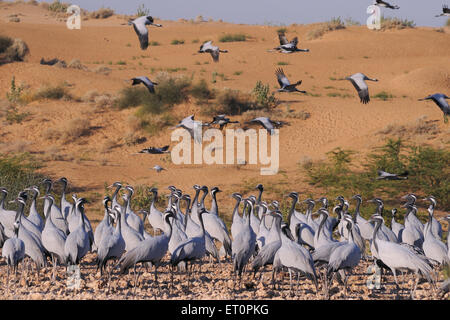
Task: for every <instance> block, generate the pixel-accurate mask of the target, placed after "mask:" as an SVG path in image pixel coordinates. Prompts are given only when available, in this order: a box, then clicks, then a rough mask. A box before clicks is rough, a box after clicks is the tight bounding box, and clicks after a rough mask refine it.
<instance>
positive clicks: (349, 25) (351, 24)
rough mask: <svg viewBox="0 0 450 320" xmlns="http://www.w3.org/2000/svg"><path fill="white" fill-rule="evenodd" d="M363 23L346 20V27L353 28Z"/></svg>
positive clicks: (351, 19) (350, 19)
mask: <svg viewBox="0 0 450 320" xmlns="http://www.w3.org/2000/svg"><path fill="white" fill-rule="evenodd" d="M360 25H361V23H359V22H358V21H356V20H354V19H353V18H346V19H345V26H347V27H351V26H360Z"/></svg>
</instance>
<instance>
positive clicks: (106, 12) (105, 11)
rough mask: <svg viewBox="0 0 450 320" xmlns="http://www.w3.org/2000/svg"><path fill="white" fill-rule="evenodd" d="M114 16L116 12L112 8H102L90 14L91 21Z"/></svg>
mask: <svg viewBox="0 0 450 320" xmlns="http://www.w3.org/2000/svg"><path fill="white" fill-rule="evenodd" d="M113 15H114V10H113V9H110V8H100V9H98V10H97V11H92V12H91V13H90V14H89V18H91V19H106V18H109V17H111V16H113Z"/></svg>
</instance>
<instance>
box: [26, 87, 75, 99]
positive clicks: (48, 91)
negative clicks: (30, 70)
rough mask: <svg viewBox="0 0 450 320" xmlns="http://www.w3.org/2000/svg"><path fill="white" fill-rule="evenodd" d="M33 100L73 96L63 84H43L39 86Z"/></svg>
mask: <svg viewBox="0 0 450 320" xmlns="http://www.w3.org/2000/svg"><path fill="white" fill-rule="evenodd" d="M33 99H34V100H40V99H51V100H73V99H74V97H73V96H72V95H71V94H70V93H69V90H68V89H67V87H66V86H65V85H64V84H58V85H56V86H51V85H45V86H43V87H41V88H40V89H39V90H38V91H37V92H36V93H35V94H34V96H33Z"/></svg>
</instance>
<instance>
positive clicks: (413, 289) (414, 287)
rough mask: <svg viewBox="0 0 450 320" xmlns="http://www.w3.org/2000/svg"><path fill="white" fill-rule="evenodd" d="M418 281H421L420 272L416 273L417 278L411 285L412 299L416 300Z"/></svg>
mask: <svg viewBox="0 0 450 320" xmlns="http://www.w3.org/2000/svg"><path fill="white" fill-rule="evenodd" d="M418 282H419V274H418V273H416V278H415V279H414V282H413V285H412V286H411V300H414V296H415V294H416V289H417V283H418Z"/></svg>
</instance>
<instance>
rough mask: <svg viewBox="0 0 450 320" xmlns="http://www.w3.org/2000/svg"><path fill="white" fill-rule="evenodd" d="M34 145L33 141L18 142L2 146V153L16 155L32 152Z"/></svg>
mask: <svg viewBox="0 0 450 320" xmlns="http://www.w3.org/2000/svg"><path fill="white" fill-rule="evenodd" d="M32 144H33V143H32V142H31V141H23V140H16V141H12V142H8V143H4V144H2V145H1V147H0V150H1V153H5V154H16V153H24V152H29V151H30V146H31V145H32Z"/></svg>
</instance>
